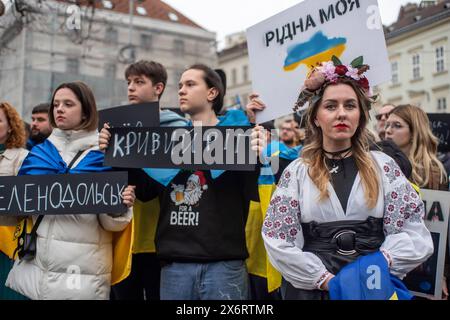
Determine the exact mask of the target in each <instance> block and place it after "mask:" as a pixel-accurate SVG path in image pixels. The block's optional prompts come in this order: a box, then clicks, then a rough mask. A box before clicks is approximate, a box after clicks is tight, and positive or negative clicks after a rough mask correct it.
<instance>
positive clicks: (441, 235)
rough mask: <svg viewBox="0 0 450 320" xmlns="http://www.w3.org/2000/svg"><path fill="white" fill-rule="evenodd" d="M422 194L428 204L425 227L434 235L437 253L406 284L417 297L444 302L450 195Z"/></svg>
mask: <svg viewBox="0 0 450 320" xmlns="http://www.w3.org/2000/svg"><path fill="white" fill-rule="evenodd" d="M421 192H422V200H423V201H424V203H425V224H426V226H427V228H428V230H429V231H430V232H431V237H432V239H433V244H434V253H433V255H432V256H431V257H430V258H429V259H428V260H427V261H426V262H424V263H423V264H421V265H420V266H418V267H417V268H416V269H414V270H413V271H411V272H410V273H408V275H407V276H406V278H405V279H404V283H405V284H406V286H407V287H408V289H409V290H410V291H412V293H414V294H415V295H417V296H420V297H427V298H432V299H442V277H443V275H444V266H445V254H446V253H445V251H446V243H447V232H448V225H449V219H448V218H449V213H450V192H447V191H435V190H421Z"/></svg>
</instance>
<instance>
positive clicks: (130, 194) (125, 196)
mask: <svg viewBox="0 0 450 320" xmlns="http://www.w3.org/2000/svg"><path fill="white" fill-rule="evenodd" d="M135 189H136V186H127V187H126V188H125V190H123V192H122V200H123V204H124V205H126V206H127V207H128V208H130V207H132V206H133V205H134V200H136V194H135V193H134V190H135Z"/></svg>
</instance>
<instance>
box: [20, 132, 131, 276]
mask: <svg viewBox="0 0 450 320" xmlns="http://www.w3.org/2000/svg"><path fill="white" fill-rule="evenodd" d="M103 160H104V154H103V153H102V152H101V151H98V150H91V151H88V153H87V154H86V155H85V156H84V158H82V159H81V160H80V162H79V163H78V164H77V166H76V167H73V168H69V167H68V166H67V164H66V163H65V162H64V160H63V159H62V158H61V155H60V154H59V152H58V150H57V149H56V147H55V146H54V145H53V143H51V142H50V141H49V140H48V139H47V140H45V141H44V142H43V143H41V144H39V145H37V146H35V147H34V148H33V149H32V150H31V152H30V153H29V154H28V156H27V157H26V158H25V160H24V161H23V164H22V167H21V168H20V170H19V173H18V175H19V176H20V175H45V174H69V173H70V174H80V173H93V172H95V173H98V172H107V171H111V170H112V169H111V168H110V167H104V166H103ZM29 225H31V224H29ZM132 236H133V220H132V222H131V223H130V224H129V225H128V226H127V228H125V230H123V231H121V232H115V233H113V261H114V262H113V269H112V272H111V281H112V284H115V283H118V282H120V281H122V280H123V279H125V278H126V277H127V276H128V274H129V273H130V270H131V239H132Z"/></svg>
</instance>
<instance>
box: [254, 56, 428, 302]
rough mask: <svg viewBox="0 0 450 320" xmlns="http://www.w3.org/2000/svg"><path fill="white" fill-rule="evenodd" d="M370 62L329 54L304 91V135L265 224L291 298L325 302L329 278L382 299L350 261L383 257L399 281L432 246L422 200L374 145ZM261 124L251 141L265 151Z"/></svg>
mask: <svg viewBox="0 0 450 320" xmlns="http://www.w3.org/2000/svg"><path fill="white" fill-rule="evenodd" d="M368 68H369V67H368V66H367V65H363V61H362V57H360V58H358V59H355V60H354V61H353V62H352V63H351V65H343V64H342V63H341V62H340V61H339V60H338V59H337V58H336V57H333V61H330V62H326V63H322V65H320V66H318V67H316V68H314V70H313V71H312V73H311V74H310V75H309V77H308V78H307V80H306V81H305V85H304V88H303V90H302V92H301V93H300V96H299V100H298V102H297V105H296V107H297V108H298V107H302V106H303V105H304V104H305V103H306V102H309V107H308V109H307V111H306V116H307V140H308V141H307V142H306V143H305V146H304V149H303V151H302V157H301V158H299V159H297V160H295V161H294V162H293V163H291V164H290V166H289V167H287V168H286V170H285V171H284V173H283V174H282V177H281V179H280V181H279V183H278V186H277V189H276V191H275V192H274V194H273V197H272V200H271V202H270V206H269V208H268V211H267V215H266V218H265V221H264V225H263V229H262V235H263V239H264V242H265V246H266V249H267V253H268V255H269V258H270V260H271V262H272V264H273V265H274V266H275V268H277V269H278V270H279V271H280V272H281V274H282V276H283V278H284V279H285V280H286V281H287V286H286V287H285V288H284V289H285V290H284V298H285V299H328V298H329V297H330V295H329V293H328V290H329V287H330V286H331V284H333V286H334V289H335V290H334V294H335V295H336V293H335V292H337V291H339V290H343V291H345V290H346V289H347V291H348V292H347V293H344V292H341V291H339V292H340V293H341V297H340V298H342V299H345V298H346V297H347V298H348V297H350V299H351V298H352V297H353V298H354V299H359V298H361V299H363V298H366V299H372V298H373V299H378V298H379V297H380V295H378V293H379V292H378V291H376V290H375V291H376V292H375V291H372V292H369V291H370V290H369V289H373V288H371V287H370V286H369V288H368V289H367V288H366V289H365V288H362V287H363V285H359V284H358V283H356V282H357V281H356V280H355V281H354V282H355V283H351V282H352V281H353V280H350V279H354V278H355V277H356V278H358V277H359V276H360V275H358V272H356V275H355V274H352V276H350V273H349V272H350V271H349V270H350V269H349V268H352V267H353V268H356V269H355V270H359V269H357V268H359V267H361V266H362V265H364V263H367V261H365V262H364V261H360V260H359V259H360V258H363V257H369V256H370V257H371V259H372V258H373V257H381V258H379V259H382V260H383V261H382V263H379V268H381V269H382V270H384V269H386V270H387V272H388V274H389V275H392V276H393V277H395V278H396V277H399V278H402V277H404V276H405V275H406V274H407V273H408V272H409V271H411V270H413V269H414V268H415V267H416V266H418V265H419V264H421V263H422V262H424V261H425V260H426V259H427V258H428V257H429V256H430V255H431V254H432V252H433V243H432V240H431V236H430V232H429V231H428V230H427V228H426V227H425V225H424V221H423V216H424V204H423V202H422V201H421V200H420V198H419V196H418V195H417V193H416V191H414V189H413V188H412V187H411V185H410V184H409V182H408V181H407V179H406V178H405V177H404V176H403V174H402V172H401V170H400V168H399V167H398V165H397V164H396V163H395V161H394V160H393V159H391V158H390V157H389V156H387V155H385V154H384V153H382V152H378V151H369V141H368V140H369V139H368V133H367V130H366V125H367V123H368V118H369V109H370V106H371V104H372V103H373V101H374V98H373V97H372V96H371V92H370V89H369V82H368V80H367V78H366V77H365V76H364V73H365V72H366V71H367V70H368ZM255 131H256V134H255V133H254V139H253V141H252V143H253V145H254V146H255V149H257V150H258V151H259V152H261V149H262V148H263V147H264V143H263V139H262V134H260V133H261V131H262V129H261V128H260V127H259V128H258V127H257V129H256V130H255ZM356 260H358V263H359V264H355V263H353V262H354V261H356ZM370 261H372V260H370ZM377 261H379V260H377ZM383 268H384V269H383ZM368 270H369V269H368ZM377 270H378V269H377ZM335 276H336V278H334V277H335ZM352 277H353V278H352ZM333 278H334V279H333ZM332 279H333V280H332ZM358 279H359V278H358ZM330 280H331V281H330ZM366 280H367V279H366ZM366 280H364V281H366ZM369 280H370V279H369ZM369 280H367V283H369V282H370V281H369ZM358 281H360V282H359V283H360V284H361V283H362V281H363V280H362V279H359V280H358ZM383 285H384V284H383ZM374 286H375V288H376V287H377V283H376V282H375V284H374ZM350 288H356V289H351V290H350ZM361 288H362V289H361ZM336 290H337V291H336ZM364 290H365V291H364ZM355 291H358V292H360V291H364V292H362V293H361V292H360V293H359V296H358V295H354V294H355ZM368 292H369V293H368ZM330 294H331V293H330ZM369 294H373V295H372V296H369ZM393 297H394V295H393ZM331 298H333V297H331ZM337 298H338V299H339V297H337Z"/></svg>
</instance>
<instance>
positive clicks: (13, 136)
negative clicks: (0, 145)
mask: <svg viewBox="0 0 450 320" xmlns="http://www.w3.org/2000/svg"><path fill="white" fill-rule="evenodd" d="M0 109H1V110H3V112H4V113H5V116H6V119H7V120H8V123H9V127H10V128H11V132H10V133H9V136H8V139H6V142H5V146H6V149H12V148H23V147H25V143H26V133H25V125H24V123H23V121H22V119H21V118H20V115H19V113H18V112H17V111H16V109H14V108H13V106H11V105H10V104H9V103H8V102H0Z"/></svg>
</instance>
